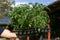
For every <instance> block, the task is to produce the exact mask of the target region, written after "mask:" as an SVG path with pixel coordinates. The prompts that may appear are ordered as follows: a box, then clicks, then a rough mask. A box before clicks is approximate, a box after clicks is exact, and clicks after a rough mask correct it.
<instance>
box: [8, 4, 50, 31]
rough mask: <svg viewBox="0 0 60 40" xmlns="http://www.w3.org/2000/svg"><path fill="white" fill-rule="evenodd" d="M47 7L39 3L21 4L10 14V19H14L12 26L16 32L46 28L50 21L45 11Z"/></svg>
mask: <svg viewBox="0 0 60 40" xmlns="http://www.w3.org/2000/svg"><path fill="white" fill-rule="evenodd" d="M45 7H46V6H45V5H42V4H39V3H34V4H32V3H30V4H21V5H20V6H18V7H15V8H14V9H13V11H12V12H10V13H9V17H10V18H11V19H12V22H10V25H12V26H13V27H14V30H20V29H30V28H39V29H41V28H44V27H46V26H47V24H48V23H49V21H50V19H49V16H48V14H47V12H46V11H45V10H44V8H45ZM46 8H47V7H46Z"/></svg>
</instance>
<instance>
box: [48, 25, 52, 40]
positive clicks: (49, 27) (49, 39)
mask: <svg viewBox="0 0 60 40" xmlns="http://www.w3.org/2000/svg"><path fill="white" fill-rule="evenodd" d="M48 30H50V24H48ZM50 35H51V33H50V31H48V40H50Z"/></svg>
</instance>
